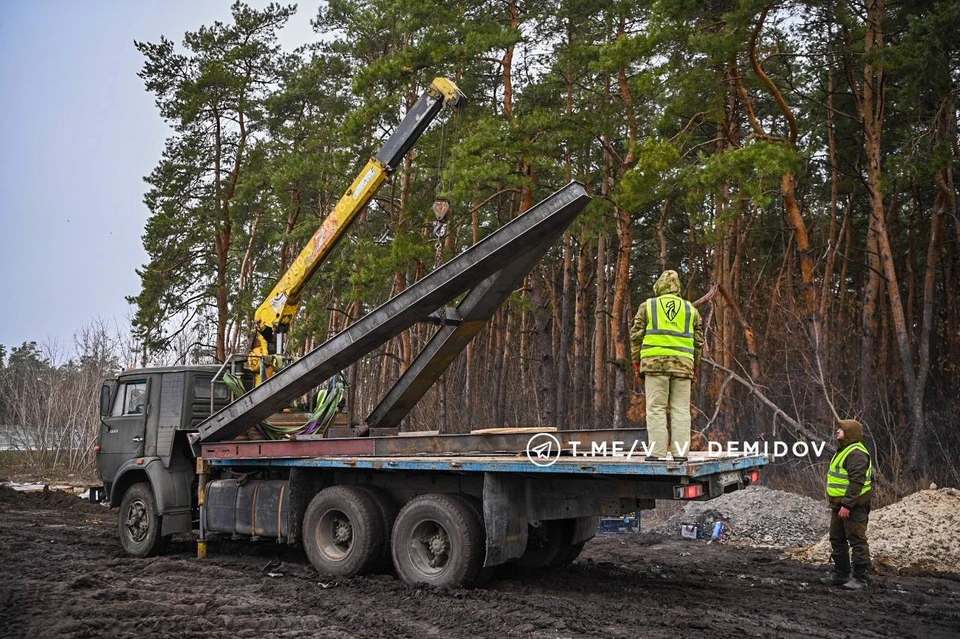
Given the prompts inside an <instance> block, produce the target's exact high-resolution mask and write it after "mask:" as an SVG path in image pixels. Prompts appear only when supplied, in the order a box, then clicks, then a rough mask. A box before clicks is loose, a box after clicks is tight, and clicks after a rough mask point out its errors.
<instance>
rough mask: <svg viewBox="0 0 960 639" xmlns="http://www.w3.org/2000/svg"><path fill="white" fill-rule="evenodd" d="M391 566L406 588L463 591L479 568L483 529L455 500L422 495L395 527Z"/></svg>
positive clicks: (467, 508) (470, 509) (459, 501)
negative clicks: (408, 586)
mask: <svg viewBox="0 0 960 639" xmlns="http://www.w3.org/2000/svg"><path fill="white" fill-rule="evenodd" d="M391 545H392V553H393V565H394V567H395V568H396V569H397V574H398V575H399V576H400V578H401V579H403V580H404V581H405V582H406V583H408V584H427V585H430V586H437V587H453V588H466V587H469V586H471V585H473V583H474V581H475V580H476V578H477V575H478V574H479V573H480V568H481V566H482V565H483V553H484V543H483V525H482V523H481V521H480V519H479V518H478V517H477V515H476V514H475V513H474V511H473V509H472V508H471V507H470V506H468V505H467V504H466V503H464V502H463V501H462V500H461V499H458V498H457V497H455V496H453V495H445V494H430V495H420V496H419V497H415V498H414V499H411V500H410V501H409V502H407V505H406V506H404V507H403V508H402V509H401V510H400V514H399V515H398V516H397V522H396V525H394V527H393V543H392V544H391Z"/></svg>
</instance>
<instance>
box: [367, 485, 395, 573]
mask: <svg viewBox="0 0 960 639" xmlns="http://www.w3.org/2000/svg"><path fill="white" fill-rule="evenodd" d="M357 488H359V489H360V490H362V491H364V492H365V493H367V494H368V495H370V498H371V499H373V503H374V504H375V505H376V507H377V512H379V513H380V523H381V530H382V531H383V535H382V536H383V543H382V544H381V545H380V553H379V554H378V555H377V561H376V562H375V563H374V565H373V568H372V570H373V572H375V573H383V572H387V571H388V570H390V568H391V567H392V566H393V563H392V561H391V557H390V536H391V535H392V534H393V524H394V522H395V521H396V520H397V513H398V512H399V511H400V509H399V508H397V502H395V501H394V500H393V497H391V496H390V495H389V494H388V493H387V491H385V490H384V489H382V488H380V487H378V486H370V485H369V484H358V485H357Z"/></svg>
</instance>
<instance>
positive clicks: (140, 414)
mask: <svg viewBox="0 0 960 639" xmlns="http://www.w3.org/2000/svg"><path fill="white" fill-rule="evenodd" d="M217 370H218V367H216V366H177V367H165V368H142V369H134V370H128V371H125V372H123V373H122V374H120V375H119V376H118V377H117V378H116V379H113V380H108V381H106V382H105V383H104V384H103V386H102V387H101V390H100V433H99V436H98V438H97V448H96V451H97V472H98V474H99V476H100V480H101V481H102V482H103V497H104V499H105V500H106V501H107V502H108V503H109V504H110V506H112V507H117V506H119V507H120V537H121V541H122V542H123V545H124V548H126V549H127V551H128V552H131V554H134V555H140V556H146V555H149V554H153V553H154V552H157V551H158V550H159V549H160V547H161V546H162V545H163V544H164V542H165V541H166V540H168V539H169V537H170V535H172V534H173V533H176V532H190V530H191V527H192V513H193V507H194V504H193V501H194V500H195V498H194V497H193V495H195V490H193V484H194V482H195V472H194V459H193V454H192V452H191V450H190V445H189V442H188V441H187V435H188V434H189V433H191V432H195V431H196V426H197V424H199V423H200V422H202V421H203V420H204V419H206V418H207V417H209V416H210V415H211V414H212V413H213V412H216V411H218V410H220V409H221V408H223V407H224V406H226V405H227V404H228V403H230V399H231V397H230V392H229V390H228V389H227V386H226V385H225V384H224V383H223V382H222V381H216V382H214V381H213V379H214V376H215V375H216V373H217Z"/></svg>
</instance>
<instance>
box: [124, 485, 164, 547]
mask: <svg viewBox="0 0 960 639" xmlns="http://www.w3.org/2000/svg"><path fill="white" fill-rule="evenodd" d="M161 525H162V521H161V517H160V515H158V514H157V499H156V497H154V495H153V488H151V487H150V483H149V482H138V483H136V484H132V485H131V486H130V487H129V488H128V489H127V492H125V493H124V494H123V499H122V500H121V501H120V516H119V529H120V543H121V544H122V545H123V549H124V550H125V551H127V553H128V554H130V555H133V556H134V557H151V556H153V555H157V554H159V553H161V552H163V551H164V549H165V548H166V547H167V545H168V544H169V543H170V537H171V536H170V535H167V536H166V537H164V536H162V535H161V534H160V530H161Z"/></svg>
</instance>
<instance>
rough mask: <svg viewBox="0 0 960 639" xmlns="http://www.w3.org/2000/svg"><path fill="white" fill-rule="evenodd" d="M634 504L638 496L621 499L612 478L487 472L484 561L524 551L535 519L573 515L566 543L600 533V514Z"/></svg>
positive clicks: (509, 557) (513, 556) (500, 560)
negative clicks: (605, 480) (604, 479)
mask: <svg viewBox="0 0 960 639" xmlns="http://www.w3.org/2000/svg"><path fill="white" fill-rule="evenodd" d="M636 503H637V502H636V499H632V498H631V499H626V500H623V499H621V491H620V490H618V489H616V488H613V482H608V481H607V482H604V481H597V480H595V479H581V478H563V479H560V478H551V479H546V478H541V477H526V476H517V475H503V474H500V473H484V477H483V520H484V527H485V529H486V533H487V542H486V557H485V559H484V564H483V565H484V566H496V565H499V564H502V563H505V562H507V561H510V560H512V559H517V558H519V557H520V556H522V555H523V554H524V552H525V551H526V549H527V530H528V529H527V526H528V524H530V523H531V522H538V521H552V520H573V521H574V522H575V524H574V527H573V531H572V534H571V537H570V539H569V542H568V543H570V544H578V543H580V542H582V541H587V540H588V539H592V538H593V537H594V536H596V534H597V524H598V517H597V515H598V513H602V514H616V515H619V514H621V512H625V511H627V510H630V509H635V508H636Z"/></svg>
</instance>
